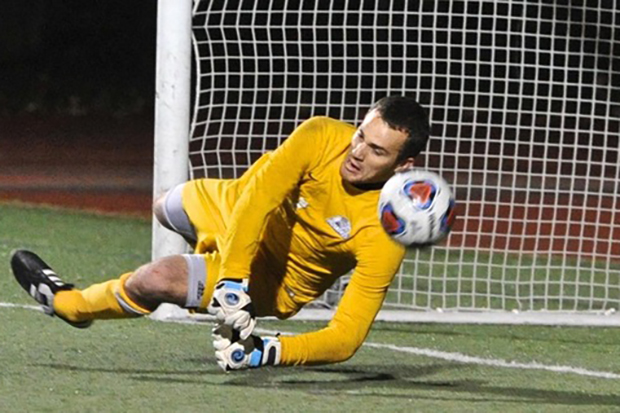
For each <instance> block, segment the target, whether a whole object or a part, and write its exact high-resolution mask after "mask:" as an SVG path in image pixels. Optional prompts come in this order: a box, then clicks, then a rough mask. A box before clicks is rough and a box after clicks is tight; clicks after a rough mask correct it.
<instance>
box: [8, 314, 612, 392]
mask: <svg viewBox="0 0 620 413" xmlns="http://www.w3.org/2000/svg"><path fill="white" fill-rule="evenodd" d="M0 308H21V309H26V310H36V311H42V310H41V308H40V307H38V306H33V305H23V304H11V303H2V302H0ZM156 321H162V322H167V323H182V324H205V322H204V321H197V320H192V319H191V318H186V319H175V318H168V319H156ZM256 332H257V333H259V334H267V335H276V334H283V335H293V334H294V333H288V332H279V331H273V330H264V329H260V328H257V329H256ZM364 346H365V347H371V348H377V349H384V350H391V351H395V352H398V353H408V354H414V355H416V356H423V357H430V358H436V359H440V360H446V361H453V362H457V363H463V364H477V365H481V366H489V367H502V368H509V369H521V370H542V371H549V372H552V373H563V374H576V375H578V376H587V377H596V378H601V379H610V380H619V379H620V374H617V373H611V372H606V371H596V370H588V369H584V368H580V367H573V366H551V365H546V364H541V363H536V362H531V363H519V362H516V361H506V360H501V359H490V358H482V357H474V356H468V355H466V354H461V353H450V352H447V351H440V350H432V349H428V348H418V347H408V346H396V345H393V344H383V343H368V342H367V343H364Z"/></svg>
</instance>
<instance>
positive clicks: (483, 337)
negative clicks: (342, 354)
mask: <svg viewBox="0 0 620 413" xmlns="http://www.w3.org/2000/svg"><path fill="white" fill-rule="evenodd" d="M15 248H29V249H32V250H34V251H36V252H38V253H40V254H41V255H42V256H43V257H44V258H45V259H46V260H47V261H49V262H50V263H51V264H52V265H53V267H54V269H56V270H57V272H58V273H60V274H61V275H62V276H63V277H64V278H65V279H66V280H67V281H71V282H74V283H75V284H77V285H78V286H80V287H81V286H86V285H88V284H90V283H93V282H98V281H103V280H106V279H108V278H113V277H117V276H118V275H119V274H121V273H123V272H125V271H128V270H131V269H133V268H135V267H137V266H139V265H140V264H141V263H143V262H146V261H148V259H149V256H150V253H149V248H150V224H149V223H148V222H146V221H141V220H136V219H132V218H123V217H110V216H98V215H91V214H86V213H76V212H67V211H62V210H54V209H42V208H28V207H25V206H20V205H15V204H13V205H0V260H2V262H4V265H2V266H1V267H0V268H1V269H0V303H1V304H0V411H2V412H22V411H63V412H73V411H75V412H77V411H80V412H83V411H92V412H108V411H111V412H117V411H118V412H120V411H149V412H150V411H186V412H190V411H191V412H193V411H196V412H199V411H200V412H204V411H222V412H224V411H225V412H234V411H240V412H242V411H243V412H244V411H373V412H381V411H386V412H387V411H389V412H394V411H402V412H411V411H416V412H417V411H422V412H426V411H458V412H464V411H472V412H474V411H475V412H481V411H489V412H497V411H518V412H523V411H536V412H538V411H593V412H594V411H596V412H600V411H618V409H620V330H619V329H614V328H567V327H562V328H554V327H531V326H529V327H528V326H519V327H515V326H460V325H422V324H390V323H377V324H376V325H375V326H374V328H373V330H372V332H371V334H370V336H369V338H368V340H367V343H369V344H368V345H365V346H364V347H362V348H361V349H360V350H359V352H358V353H357V354H356V356H355V357H354V358H353V359H351V360H350V361H348V362H346V363H342V364H338V365H331V366H316V367H306V368H302V367H296V368H266V369H261V370H255V371H247V372H238V373H229V374H225V373H223V372H220V370H219V368H218V367H217V366H216V364H215V358H214V355H213V349H212V347H211V343H210V334H209V333H210V328H211V325H209V324H205V323H203V324H173V323H163V322H157V321H152V320H149V319H140V320H127V321H109V322H96V323H95V324H94V325H93V326H92V327H91V328H90V329H88V330H77V329H74V328H71V327H70V326H68V325H66V324H65V323H63V322H62V321H60V320H58V319H52V318H49V317H47V316H45V315H43V314H42V313H40V312H38V311H35V310H33V309H32V308H30V307H14V306H12V305H19V306H25V305H32V304H33V302H32V300H31V299H30V298H29V297H28V296H27V295H26V294H25V292H23V291H22V290H21V289H20V287H19V286H18V284H17V283H16V282H15V281H14V280H13V276H12V274H11V273H10V271H9V269H8V259H9V253H10V251H11V250H12V249H15ZM322 325H323V323H302V322H265V321H263V322H260V323H259V328H261V329H264V330H278V331H283V332H293V333H294V332H302V331H310V330H314V329H317V328H320V327H321V326H322Z"/></svg>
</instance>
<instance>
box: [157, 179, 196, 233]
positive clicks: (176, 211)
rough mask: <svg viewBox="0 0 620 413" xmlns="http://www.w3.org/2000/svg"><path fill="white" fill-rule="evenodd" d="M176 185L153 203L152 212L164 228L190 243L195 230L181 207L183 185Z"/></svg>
mask: <svg viewBox="0 0 620 413" xmlns="http://www.w3.org/2000/svg"><path fill="white" fill-rule="evenodd" d="M184 185H185V184H180V185H177V186H176V187H174V188H172V189H171V190H170V191H168V192H166V193H165V194H164V195H162V196H160V197H159V198H158V199H157V200H156V201H155V202H154V203H153V214H154V215H155V218H157V221H159V223H160V224H161V225H163V226H164V227H165V228H167V229H169V230H171V231H174V232H176V233H177V234H180V235H182V236H183V238H185V240H187V241H188V242H189V243H190V244H193V243H194V242H195V241H196V239H197V237H196V230H195V229H194V226H193V225H192V223H191V222H190V220H189V217H188V216H187V213H186V212H185V209H184V208H183V186H184Z"/></svg>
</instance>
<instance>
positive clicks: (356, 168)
mask: <svg viewBox="0 0 620 413" xmlns="http://www.w3.org/2000/svg"><path fill="white" fill-rule="evenodd" d="M344 166H345V168H347V170H348V171H349V172H353V173H358V172H359V171H361V169H362V168H360V167H359V165H357V164H355V163H354V162H353V161H351V159H350V158H348V159H347V160H346V161H345V164H344Z"/></svg>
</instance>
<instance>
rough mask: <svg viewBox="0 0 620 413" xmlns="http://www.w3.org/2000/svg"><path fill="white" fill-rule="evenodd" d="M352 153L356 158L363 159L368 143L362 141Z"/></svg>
mask: <svg viewBox="0 0 620 413" xmlns="http://www.w3.org/2000/svg"><path fill="white" fill-rule="evenodd" d="M351 154H352V155H353V157H354V158H355V159H357V160H363V159H364V156H365V155H366V144H364V143H363V142H362V143H360V144H359V145H357V146H355V147H354V148H353V151H351Z"/></svg>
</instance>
